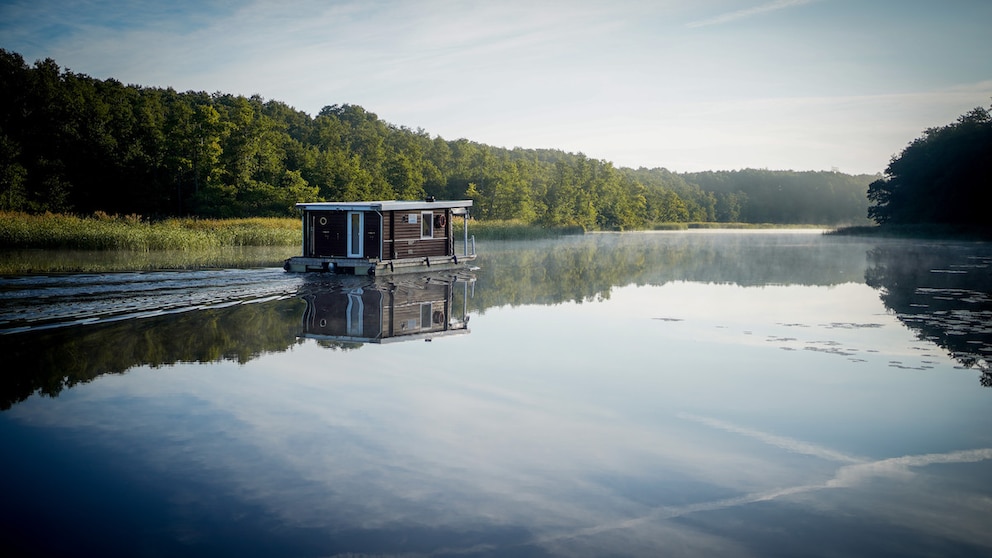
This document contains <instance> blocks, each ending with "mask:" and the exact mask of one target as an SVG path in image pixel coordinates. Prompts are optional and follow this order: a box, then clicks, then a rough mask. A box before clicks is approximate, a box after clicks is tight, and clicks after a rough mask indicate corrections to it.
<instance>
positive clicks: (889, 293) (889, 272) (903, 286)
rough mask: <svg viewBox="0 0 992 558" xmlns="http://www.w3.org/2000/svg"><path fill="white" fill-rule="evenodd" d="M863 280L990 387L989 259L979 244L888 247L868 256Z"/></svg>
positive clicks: (923, 336)
mask: <svg viewBox="0 0 992 558" xmlns="http://www.w3.org/2000/svg"><path fill="white" fill-rule="evenodd" d="M868 261H869V267H868V269H867V270H866V271H865V281H866V282H867V283H868V285H869V286H871V287H874V288H877V289H880V290H881V295H880V297H881V299H882V302H883V303H884V304H885V306H886V308H888V309H890V310H892V311H893V312H895V314H896V316H897V317H898V319H899V320H900V321H901V322H902V323H903V324H905V325H906V327H908V328H909V329H910V330H912V331H913V332H915V333H916V335H917V336H918V337H919V338H920V339H922V340H926V341H930V342H933V343H935V344H937V345H938V346H940V347H941V348H943V349H944V350H946V351H947V352H948V353H949V354H950V355H951V357H953V358H954V359H955V360H957V361H958V362H960V363H961V365H962V366H964V367H965V368H972V369H977V370H978V371H979V372H980V373H981V378H980V381H981V384H982V385H983V386H985V387H992V369H990V366H989V364H990V362H992V254H990V253H989V249H988V246H987V245H984V244H974V243H972V244H950V243H946V244H939V245H934V244H907V243H900V244H893V245H890V246H880V247H875V248H873V249H872V250H870V251H869V252H868Z"/></svg>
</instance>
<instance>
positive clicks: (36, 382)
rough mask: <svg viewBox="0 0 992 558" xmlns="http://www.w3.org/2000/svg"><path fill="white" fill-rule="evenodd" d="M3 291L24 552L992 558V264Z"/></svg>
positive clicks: (10, 443)
mask: <svg viewBox="0 0 992 558" xmlns="http://www.w3.org/2000/svg"><path fill="white" fill-rule="evenodd" d="M478 252H479V254H480V256H479V259H478V260H477V262H475V263H476V264H477V265H478V268H477V269H473V270H466V271H460V272H458V273H448V274H445V273H440V272H439V273H434V274H426V275H401V276H395V277H392V278H375V279H373V278H368V277H353V276H352V277H349V276H334V275H321V274H310V275H300V274H288V273H285V272H283V271H282V270H281V269H277V268H244V269H216V270H201V271H169V272H164V271H163V272H141V273H137V272H136V273H97V274H55V275H48V276H13V277H6V278H0V349H2V350H3V353H2V354H3V358H4V360H5V364H4V366H3V370H4V372H3V374H2V381H0V408H2V409H3V410H2V411H0V443H2V444H3V446H4V448H5V452H4V454H5V456H4V459H3V466H2V467H3V469H2V473H3V474H2V475H0V478H2V484H0V490H2V491H3V494H4V499H3V503H2V505H0V509H2V514H0V525H2V527H0V530H2V532H3V541H4V545H5V547H6V548H8V549H11V550H13V551H14V554H15V555H22V554H38V555H48V556H52V555H106V556H144V555H149V556H159V555H184V556H215V555H225V554H237V555H241V556H366V555H376V556H394V555H395V556H605V555H609V556H699V555H707V556H709V555H719V556H795V555H805V556H837V555H843V556H873V557H875V556H987V555H989V554H990V553H992V534H990V533H989V529H988V526H987V524H988V519H989V518H990V517H992V389H990V387H989V386H990V385H992V373H990V371H989V361H990V360H992V248H990V246H989V245H988V244H985V243H964V242H961V243H957V242H924V241H914V242H910V241H902V240H891V239H868V238H845V237H837V236H824V235H822V234H820V233H819V232H818V231H742V232H729V231H689V232H684V231H683V232H658V233H619V234H590V235H585V236H576V237H564V238H561V239H555V240H548V241H527V242H522V241H521V242H495V241H489V242H479V243H478Z"/></svg>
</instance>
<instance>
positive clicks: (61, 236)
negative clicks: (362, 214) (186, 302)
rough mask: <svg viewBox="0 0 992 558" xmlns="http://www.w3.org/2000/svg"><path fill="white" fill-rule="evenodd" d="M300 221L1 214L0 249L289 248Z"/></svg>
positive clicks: (297, 234)
mask: <svg viewBox="0 0 992 558" xmlns="http://www.w3.org/2000/svg"><path fill="white" fill-rule="evenodd" d="M299 243H300V221H299V220H298V219H292V218H248V219H224V220H220V219H192V218H187V219H166V220H163V221H154V222H152V221H147V220H143V219H142V218H141V217H139V216H137V215H126V216H119V215H107V214H105V213H96V214H94V215H93V216H90V217H78V216H75V215H60V214H51V213H49V214H45V215H27V214H24V213H11V212H0V248H3V249H11V250H13V249H33V248H41V249H63V250H130V251H137V252H144V251H152V250H202V249H208V248H218V247H225V246H292V245H298V244H299Z"/></svg>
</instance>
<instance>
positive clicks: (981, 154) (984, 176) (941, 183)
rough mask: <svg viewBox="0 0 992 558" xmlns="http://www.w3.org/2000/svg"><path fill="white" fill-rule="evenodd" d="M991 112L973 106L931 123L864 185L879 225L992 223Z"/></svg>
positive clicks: (869, 209)
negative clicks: (880, 174)
mask: <svg viewBox="0 0 992 558" xmlns="http://www.w3.org/2000/svg"><path fill="white" fill-rule="evenodd" d="M990 189H992V117H990V116H989V111H988V110H986V109H984V108H981V107H978V108H975V109H973V110H971V111H969V112H967V113H965V114H964V115H962V116H960V117H959V118H958V119H957V121H956V122H954V123H952V124H948V125H947V126H942V127H939V128H930V129H928V130H926V131H925V132H924V133H923V135H922V136H921V137H919V138H917V139H915V140H913V142H912V143H910V144H909V146H908V147H906V149H904V150H903V152H902V153H901V154H899V155H898V156H897V157H894V158H893V159H892V161H891V162H890V163H889V166H888V167H887V168H886V169H885V176H884V177H883V178H881V179H879V180H876V181H874V182H872V183H871V184H870V185H869V187H868V200H869V201H870V203H871V206H870V207H869V208H868V217H869V218H871V219H873V220H874V221H875V222H876V223H878V224H887V223H888V224H922V223H927V224H931V223H932V224H966V225H983V226H988V225H990V224H992V213H990V212H989V210H988V206H987V205H986V202H987V200H988V196H989V193H990V192H989V190H990Z"/></svg>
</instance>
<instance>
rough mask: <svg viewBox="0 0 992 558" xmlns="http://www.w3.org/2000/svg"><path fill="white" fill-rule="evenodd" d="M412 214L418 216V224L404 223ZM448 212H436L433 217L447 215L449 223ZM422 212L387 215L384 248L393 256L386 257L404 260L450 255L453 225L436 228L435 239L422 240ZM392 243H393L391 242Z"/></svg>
mask: <svg viewBox="0 0 992 558" xmlns="http://www.w3.org/2000/svg"><path fill="white" fill-rule="evenodd" d="M410 213H416V214H417V222H416V223H409V222H404V219H403V218H404V217H405V216H407V215H408V214H410ZM446 213H447V211H445V210H443V209H440V210H435V211H434V212H433V215H434V216H435V217H436V216H437V215H445V217H446V221H447V215H446ZM420 218H421V215H420V211H412V212H410V211H392V212H389V213H387V214H386V225H387V226H385V227H383V236H384V238H385V240H386V241H387V242H385V243H384V246H386V247H387V250H388V251H390V252H391V254H389V255H386V256H384V257H385V258H389V257H392V258H394V259H402V258H424V257H427V256H447V255H449V245H450V243H449V242H448V231H449V230H451V223H450V222H446V223H445V225H444V227H434V238H432V239H429V240H421V238H420V226H421V223H420ZM389 241H392V242H389Z"/></svg>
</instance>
